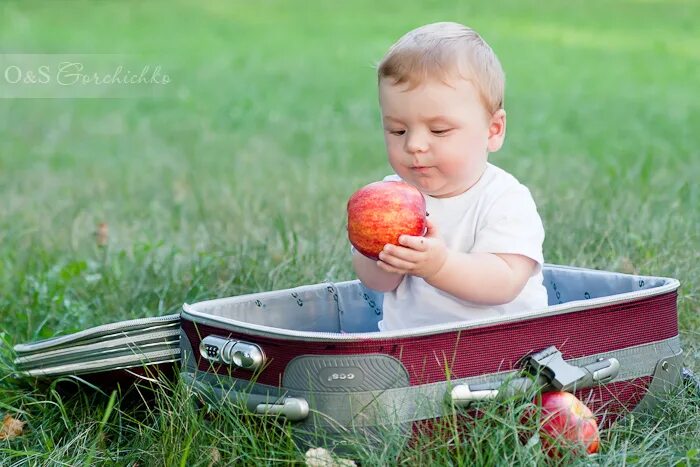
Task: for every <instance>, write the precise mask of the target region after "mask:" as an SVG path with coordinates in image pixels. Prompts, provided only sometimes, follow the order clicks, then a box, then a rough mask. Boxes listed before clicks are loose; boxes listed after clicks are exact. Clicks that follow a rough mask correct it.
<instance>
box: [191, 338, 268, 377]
mask: <svg viewBox="0 0 700 467" xmlns="http://www.w3.org/2000/svg"><path fill="white" fill-rule="evenodd" d="M199 354H200V355H201V356H202V357H204V358H206V359H207V360H209V361H210V362H214V363H225V364H226V365H235V366H237V367H238V368H242V369H244V370H257V369H258V368H260V367H261V366H262V365H263V364H264V363H265V354H264V353H263V351H262V349H261V348H260V347H259V346H258V345H256V344H252V343H250V342H244V341H239V340H235V339H227V338H225V337H220V336H207V337H205V338H204V339H202V342H200V344H199Z"/></svg>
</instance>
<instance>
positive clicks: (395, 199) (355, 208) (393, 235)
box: [348, 181, 428, 260]
mask: <svg viewBox="0 0 700 467" xmlns="http://www.w3.org/2000/svg"><path fill="white" fill-rule="evenodd" d="M427 229H428V227H427V220H426V212H425V198H424V197H423V194H422V193H421V192H420V191H418V189H417V188H415V187H413V186H411V185H409V184H408V183H405V182H400V181H381V182H374V183H370V184H369V185H366V186H364V187H362V188H360V189H359V190H357V191H356V192H355V193H354V194H353V195H352V196H351V197H350V199H349V200H348V238H349V239H350V243H351V244H352V246H354V247H355V249H357V251H359V252H360V253H362V254H363V255H365V256H367V257H368V258H372V259H374V260H376V259H378V258H379V253H380V252H381V251H382V249H383V248H384V245H386V244H387V243H392V244H394V245H398V244H399V237H400V236H401V235H413V236H421V235H425V232H426V231H427Z"/></svg>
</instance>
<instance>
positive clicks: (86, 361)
mask: <svg viewBox="0 0 700 467" xmlns="http://www.w3.org/2000/svg"><path fill="white" fill-rule="evenodd" d="M14 350H15V352H16V354H17V357H16V358H15V360H14V364H15V366H16V369H17V371H16V375H17V376H19V377H48V376H52V377H53V376H62V375H69V374H70V375H78V374H86V373H97V372H103V371H110V370H116V369H124V368H134V367H143V366H147V365H154V364H160V363H167V362H174V361H179V358H180V315H179V314H174V315H168V316H160V317H153V318H141V319H134V320H128V321H120V322H116V323H110V324H105V325H101V326H97V327H93V328H90V329H86V330H84V331H80V332H76V333H73V334H69V335H65V336H58V337H53V338H49V339H44V340H41V341H37V342H31V343H25V344H18V345H16V346H15V347H14Z"/></svg>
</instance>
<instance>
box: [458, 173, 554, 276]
mask: <svg viewBox="0 0 700 467" xmlns="http://www.w3.org/2000/svg"><path fill="white" fill-rule="evenodd" d="M479 224H480V226H481V227H480V228H479V230H478V231H477V232H476V236H475V239H474V246H473V247H472V249H471V251H472V252H474V253H504V254H518V255H523V256H527V257H528V258H532V259H533V260H535V261H537V263H538V264H539V265H540V267H541V266H542V265H543V264H544V255H543V253H542V244H543V242H544V227H543V226H542V219H540V215H539V214H538V212H537V206H536V205H535V201H534V200H533V199H532V195H531V194H530V190H528V189H527V187H525V186H524V185H517V186H515V187H513V188H511V189H509V190H507V191H506V192H504V193H503V194H501V195H500V196H499V197H498V198H497V199H496V200H495V201H494V202H493V204H492V205H491V207H490V208H489V209H488V210H487V212H486V214H485V216H484V219H483V221H481V222H479Z"/></svg>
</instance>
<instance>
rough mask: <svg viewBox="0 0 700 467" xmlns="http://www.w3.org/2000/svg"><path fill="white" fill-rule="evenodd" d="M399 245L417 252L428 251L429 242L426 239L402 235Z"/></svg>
mask: <svg viewBox="0 0 700 467" xmlns="http://www.w3.org/2000/svg"><path fill="white" fill-rule="evenodd" d="M399 243H400V244H401V245H403V246H405V247H406V248H410V249H412V250H416V251H428V242H427V241H426V239H425V237H414V236H412V235H401V236H400V237H399Z"/></svg>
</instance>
